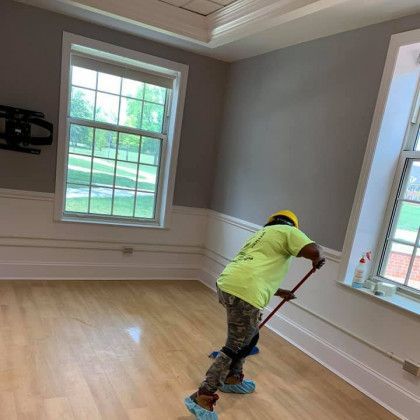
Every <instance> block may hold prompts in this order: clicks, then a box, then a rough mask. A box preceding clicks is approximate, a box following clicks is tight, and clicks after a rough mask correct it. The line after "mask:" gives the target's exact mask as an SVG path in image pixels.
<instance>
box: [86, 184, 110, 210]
mask: <svg viewBox="0 0 420 420" xmlns="http://www.w3.org/2000/svg"><path fill="white" fill-rule="evenodd" d="M111 207H112V190H111V189H109V188H98V187H92V190H91V192H90V213H96V214H111Z"/></svg>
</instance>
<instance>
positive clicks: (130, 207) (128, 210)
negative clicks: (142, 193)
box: [112, 190, 135, 217]
mask: <svg viewBox="0 0 420 420" xmlns="http://www.w3.org/2000/svg"><path fill="white" fill-rule="evenodd" d="M134 195H135V193H134V191H127V190H115V192H114V209H113V210H112V214H114V215H116V216H126V217H133V215H134Z"/></svg>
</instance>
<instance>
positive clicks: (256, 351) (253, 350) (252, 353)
mask: <svg viewBox="0 0 420 420" xmlns="http://www.w3.org/2000/svg"><path fill="white" fill-rule="evenodd" d="M259 352H260V349H259V348H258V347H253V348H252V350H251V353H249V354H248V356H253V355H254V354H258V353H259ZM219 353H220V352H219V351H213V352H212V353H210V354H209V357H210V358H211V359H215V358H216V357H217V356H218V355H219Z"/></svg>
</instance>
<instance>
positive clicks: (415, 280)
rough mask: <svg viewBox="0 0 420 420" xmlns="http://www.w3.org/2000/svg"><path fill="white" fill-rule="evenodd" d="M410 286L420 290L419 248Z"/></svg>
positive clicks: (409, 281)
mask: <svg viewBox="0 0 420 420" xmlns="http://www.w3.org/2000/svg"><path fill="white" fill-rule="evenodd" d="M408 286H410V287H413V288H414V289H417V290H420V248H417V251H416V257H415V258H414V263H413V267H412V269H411V273H410V279H409V280H408Z"/></svg>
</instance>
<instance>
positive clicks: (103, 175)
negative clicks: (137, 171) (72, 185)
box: [92, 158, 115, 187]
mask: <svg viewBox="0 0 420 420" xmlns="http://www.w3.org/2000/svg"><path fill="white" fill-rule="evenodd" d="M114 168H115V161H112V160H106V159H98V158H94V159H93V169H92V184H95V185H105V186H111V187H112V186H113V185H114Z"/></svg>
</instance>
